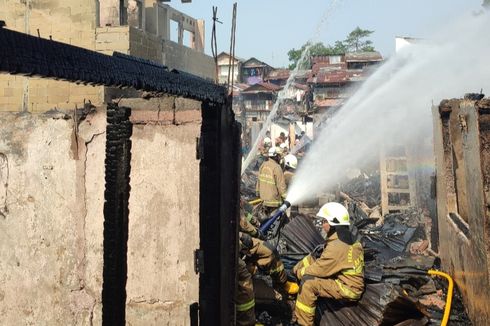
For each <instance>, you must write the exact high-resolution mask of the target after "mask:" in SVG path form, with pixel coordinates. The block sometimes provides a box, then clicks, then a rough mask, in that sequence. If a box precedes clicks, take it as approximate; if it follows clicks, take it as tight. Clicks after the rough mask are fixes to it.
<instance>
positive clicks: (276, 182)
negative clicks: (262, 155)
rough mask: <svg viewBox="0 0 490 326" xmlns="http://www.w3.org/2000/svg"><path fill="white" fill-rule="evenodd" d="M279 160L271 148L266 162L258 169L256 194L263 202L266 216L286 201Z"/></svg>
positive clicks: (284, 184) (274, 148) (275, 150)
mask: <svg viewBox="0 0 490 326" xmlns="http://www.w3.org/2000/svg"><path fill="white" fill-rule="evenodd" d="M280 159H281V157H280V155H279V153H278V151H277V148H276V147H271V148H270V149H269V152H268V159H267V161H265V162H264V163H262V165H261V166H260V169H259V177H258V180H257V186H256V193H257V196H259V197H260V199H262V201H263V203H262V205H263V209H264V212H265V214H266V215H267V216H270V214H271V213H272V212H273V211H274V210H275V209H277V208H278V207H279V206H281V204H282V202H283V201H284V199H286V182H285V181H284V174H283V172H282V169H281V166H280V165H279V160H280Z"/></svg>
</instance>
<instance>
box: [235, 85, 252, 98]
mask: <svg viewBox="0 0 490 326" xmlns="http://www.w3.org/2000/svg"><path fill="white" fill-rule="evenodd" d="M249 87H250V85H248V84H243V83H235V84H233V87H232V94H233V96H239V95H240V94H241V92H243V91H244V90H245V89H247V88H249Z"/></svg>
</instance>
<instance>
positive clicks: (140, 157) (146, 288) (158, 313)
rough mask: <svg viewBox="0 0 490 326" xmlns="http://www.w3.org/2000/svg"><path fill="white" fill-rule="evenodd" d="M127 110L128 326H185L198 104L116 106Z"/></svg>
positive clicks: (194, 292)
mask: <svg viewBox="0 0 490 326" xmlns="http://www.w3.org/2000/svg"><path fill="white" fill-rule="evenodd" d="M120 105H128V106H130V107H132V108H133V110H132V121H133V123H135V125H134V127H133V137H132V160H131V195H130V199H129V214H130V216H129V240H128V281H127V302H128V305H127V323H128V324H131V325H189V324H190V320H189V305H190V304H192V303H193V302H197V301H198V276H197V275H196V274H195V273H194V264H193V263H194V261H193V256H194V250H195V249H197V248H198V247H199V161H198V160H197V159H196V137H199V134H200V126H201V114H200V103H199V102H196V101H189V100H181V99H176V100H175V109H174V98H171V97H167V98H162V99H153V100H151V101H142V100H137V99H136V100H134V101H132V100H123V101H122V102H121V103H120Z"/></svg>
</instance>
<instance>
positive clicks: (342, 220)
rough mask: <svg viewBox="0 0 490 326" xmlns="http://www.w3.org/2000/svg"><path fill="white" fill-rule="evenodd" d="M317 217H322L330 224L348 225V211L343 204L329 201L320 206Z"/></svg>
mask: <svg viewBox="0 0 490 326" xmlns="http://www.w3.org/2000/svg"><path fill="white" fill-rule="evenodd" d="M316 216H317V217H321V218H324V219H326V220H327V221H328V224H330V225H333V226H334V225H350V217H349V212H348V211H347V209H346V208H345V207H344V205H342V204H339V203H336V202H330V203H326V204H325V205H323V206H322V208H320V210H319V211H318V213H317V214H316Z"/></svg>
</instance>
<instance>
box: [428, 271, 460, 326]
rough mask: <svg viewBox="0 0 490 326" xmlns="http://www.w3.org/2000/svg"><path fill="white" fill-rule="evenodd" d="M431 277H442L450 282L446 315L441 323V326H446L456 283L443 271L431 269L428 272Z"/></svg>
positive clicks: (445, 308) (445, 307) (445, 309)
mask: <svg viewBox="0 0 490 326" xmlns="http://www.w3.org/2000/svg"><path fill="white" fill-rule="evenodd" d="M427 273H428V274H429V275H437V276H442V277H444V278H446V279H447V281H448V283H449V284H448V289H447V297H446V305H445V306H444V315H443V317H442V321H441V326H446V325H447V322H448V320H449V315H450V314H451V303H452V300H453V287H454V282H453V279H452V278H451V276H449V274H446V273H444V272H441V271H436V270H434V269H430V270H428V271H427Z"/></svg>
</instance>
